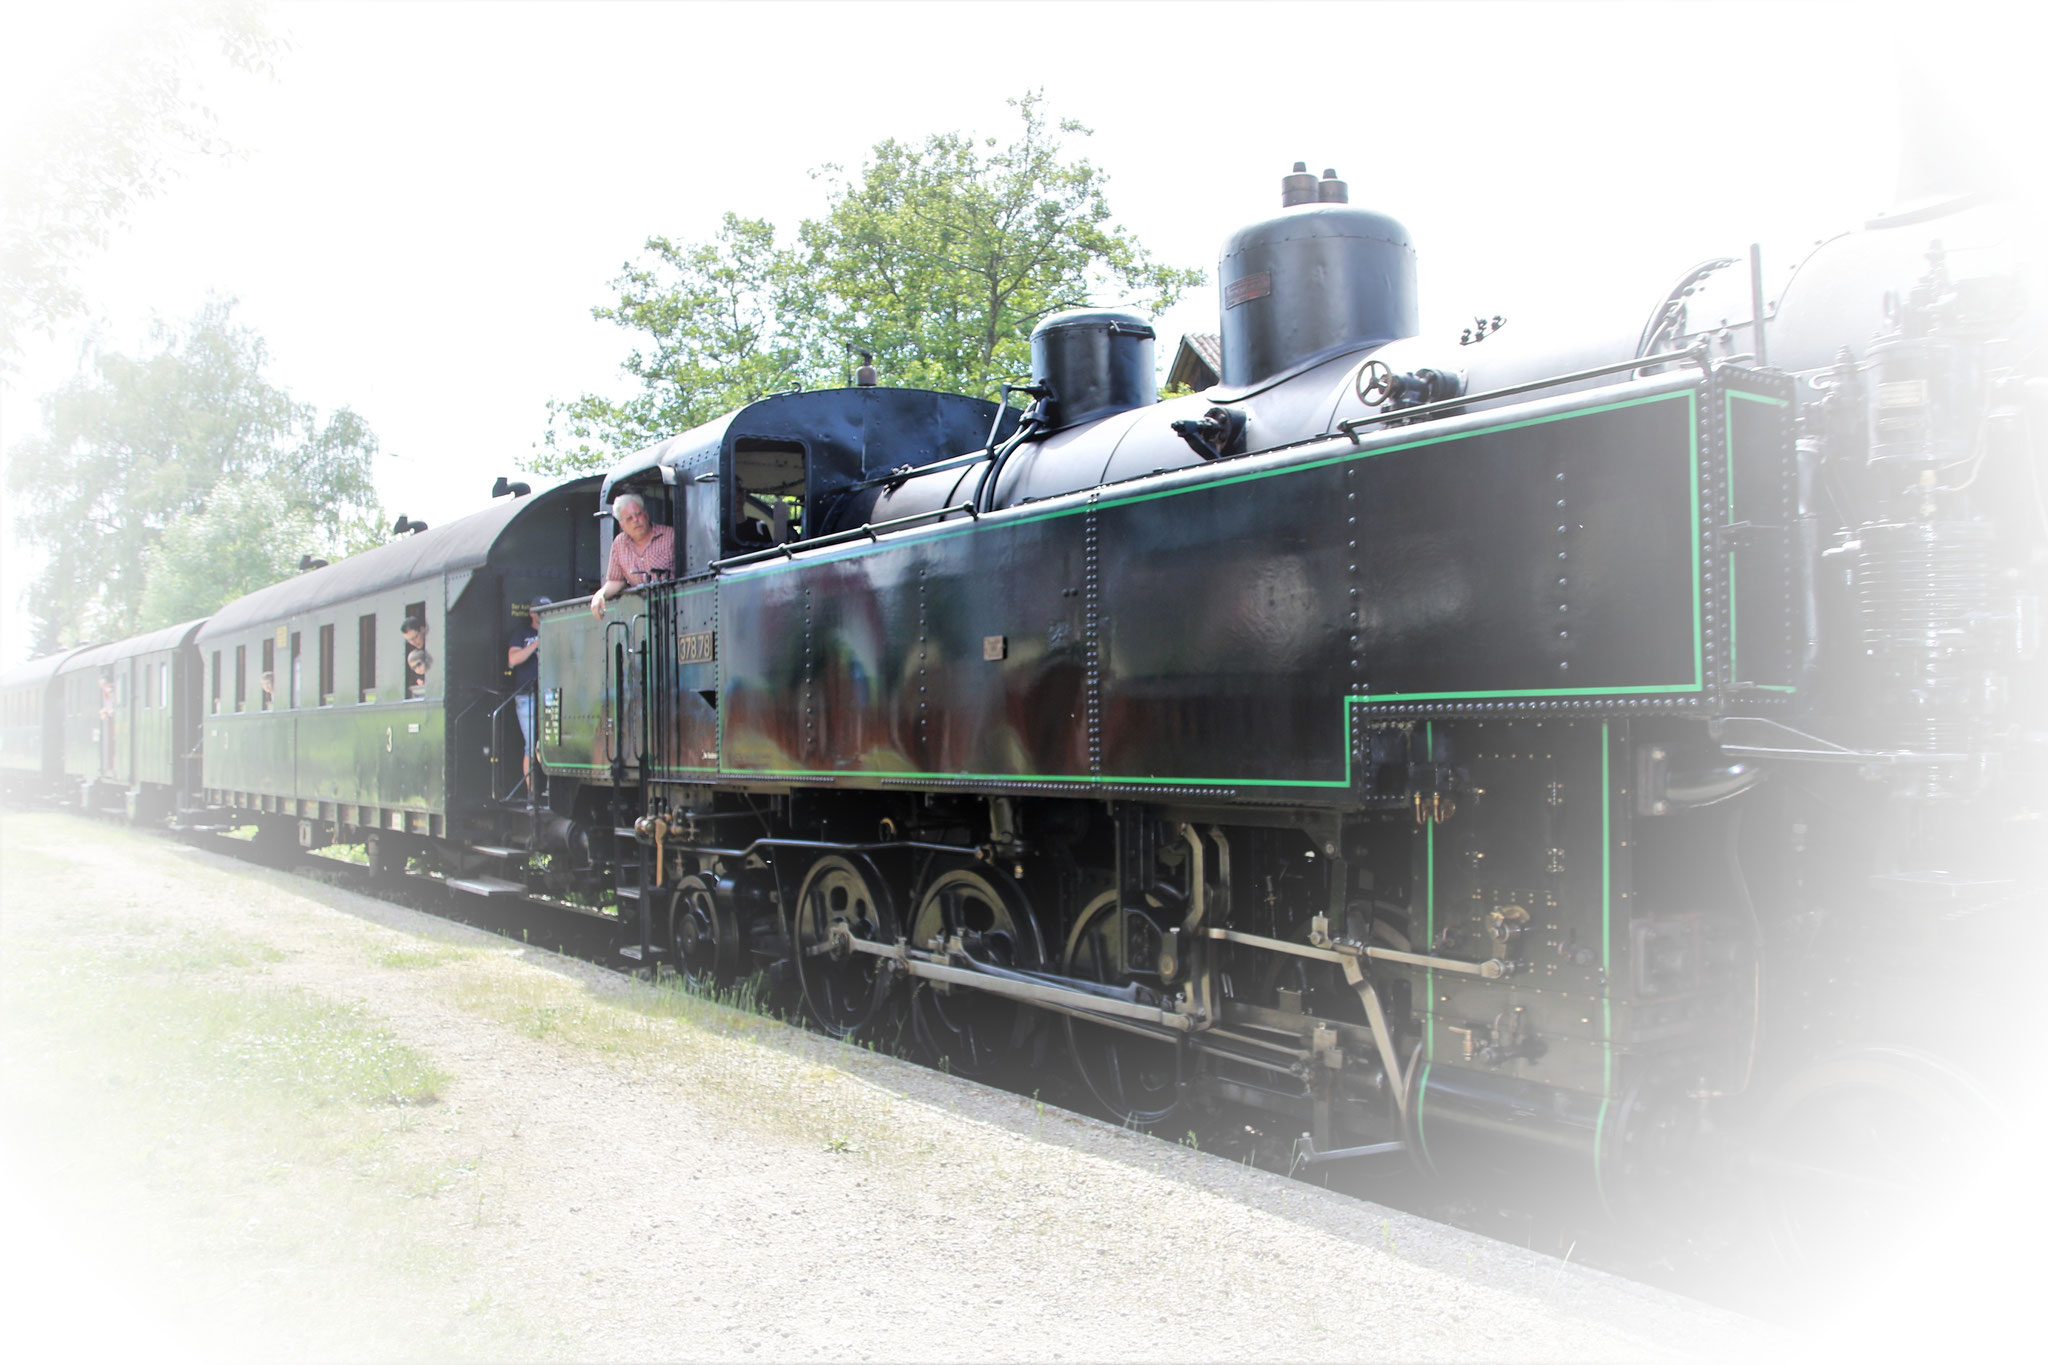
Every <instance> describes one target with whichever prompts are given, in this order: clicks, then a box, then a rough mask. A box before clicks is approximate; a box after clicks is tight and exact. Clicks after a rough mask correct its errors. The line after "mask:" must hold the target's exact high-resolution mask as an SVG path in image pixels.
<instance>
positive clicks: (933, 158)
mask: <svg viewBox="0 0 2048 1365" xmlns="http://www.w3.org/2000/svg"><path fill="white" fill-rule="evenodd" d="M1042 102H1043V101H1042V96H1041V95H1039V94H1036V93H1033V94H1027V95H1025V96H1023V97H1021V98H1019V99H1014V100H1011V101H1010V105H1011V107H1012V108H1013V109H1015V110H1016V111H1017V114H1018V118H1019V121H1020V123H1021V125H1022V126H1021V128H1020V129H1019V130H1018V131H1017V133H1016V135H1015V137H1014V138H1013V139H1012V140H1011V141H1010V142H1009V143H1008V144H1007V145H999V144H998V140H997V139H995V138H992V137H985V138H974V137H970V136H967V135H965V134H961V133H937V134H933V135H932V136H930V137H927V138H926V139H925V140H924V141H923V142H922V143H921V144H918V145H911V144H908V143H904V142H899V141H897V140H895V139H889V140H887V141H884V142H881V143H878V144H876V146H875V147H874V150H873V153H872V155H871V156H870V158H869V159H868V161H867V162H866V163H865V164H864V165H863V166H862V167H861V169H860V172H859V174H858V175H856V176H849V175H847V174H846V173H845V172H844V171H843V170H842V169H841V168H839V167H836V166H826V167H822V168H820V169H819V170H818V171H817V172H815V173H814V174H815V175H817V176H818V177H819V178H820V179H822V180H824V181H825V182H826V183H827V185H828V186H829V189H828V200H827V208H826V212H825V214H824V216H823V217H822V218H818V219H814V220H807V221H805V222H804V223H803V224H802V226H801V227H800V228H799V229H798V232H797V239H796V242H795V243H794V244H792V245H790V246H778V245H777V244H776V241H775V231H774V229H773V228H772V227H771V226H770V225H769V224H767V223H765V222H762V221H760V220H758V219H747V218H741V217H739V216H737V215H734V214H727V215H726V218H725V222H724V225H723V226H722V227H721V229H720V230H719V232H718V234H717V236H716V238H715V239H714V240H713V241H711V242H707V243H702V244H698V245H693V246H677V245H675V244H674V243H673V242H671V241H670V240H669V239H667V238H662V237H655V238H650V239H649V240H648V243H647V250H648V252H649V253H650V254H651V259H650V260H648V261H646V262H644V263H642V264H638V265H635V264H631V263H629V264H628V265H626V266H625V267H624V272H623V273H622V274H621V275H620V276H619V278H618V279H616V280H614V281H613V282H612V287H613V288H615V289H617V290H618V291H619V299H618V302H617V303H616V304H612V305H603V306H600V307H597V308H595V309H593V310H592V312H593V313H594V314H595V315H596V316H597V317H600V318H604V319H608V320H610V321H613V322H616V323H618V324H619V325H620V326H622V327H625V328H627V329H628V330H629V331H631V332H633V333H635V334H636V344H635V346H634V348H633V350H632V351H631V352H630V353H629V355H628V357H627V361H626V364H625V367H624V368H625V371H626V373H627V374H628V375H630V376H631V377H632V378H633V379H634V380H636V381H637V382H638V385H639V387H638V389H637V390H636V391H635V392H634V393H633V394H632V396H631V397H629V398H627V399H626V400H624V401H623V402H613V401H612V400H609V399H606V398H603V397H601V396H598V395H585V396H584V397H582V398H578V399H575V400H573V401H570V402H556V403H550V404H549V416H550V424H549V429H548V431H547V433H546V435H545V436H544V437H543V438H542V441H541V452H540V457H539V459H538V460H537V461H536V464H537V466H538V467H539V468H540V469H542V470H543V471H545V472H550V473H568V472H571V471H574V470H578V469H589V468H592V467H597V466H602V465H604V464H606V463H608V462H609V461H611V460H613V459H615V458H617V457H618V456H619V455H622V454H624V453H626V452H628V451H630V450H633V449H634V448H636V447H638V446H641V445H645V444H647V443H649V442H651V441H655V440H659V439H660V438H661V437H663V436H667V435H671V434H673V433H675V432H678V431H683V430H687V429H688V428H690V427H692V426H695V425H698V424H699V423H702V422H704V421H707V420H709V419H710V418H712V417H715V416H717V415H718V414H719V413H721V412H724V411H727V410H728V409H730V408H733V407H736V406H738V405H740V404H742V403H745V402H748V401H750V400H752V399H754V398H758V397H760V396H762V395H764V394H767V393H772V392H775V391H777V390H781V389H788V388H792V387H797V386H799V385H800V386H803V387H810V388H817V387H829V386H832V385H838V384H845V383H849V382H851V379H852V371H853V366H854V365H855V364H856V363H857V361H856V359H855V357H856V355H857V353H859V352H867V353H870V354H872V355H873V356H874V359H875V363H876V365H877V366H878V367H879V368H880V369H881V371H882V373H883V375H884V376H886V378H887V380H888V382H890V383H892V384H902V385H908V386H916V387H922V388H932V389H942V390H947V391H950V392H956V393H971V394H978V395H983V396H987V397H993V396H995V394H996V392H997V391H998V386H999V385H1000V384H1001V383H1002V382H1003V381H1004V380H1006V379H1013V378H1022V377H1024V376H1025V371H1026V370H1027V369H1028V368H1029V365H1030V335H1031V329H1032V328H1033V327H1034V326H1035V325H1036V324H1037V323H1038V321H1039V320H1040V319H1041V318H1043V317H1045V316H1046V315H1047V314H1049V313H1053V312H1057V311H1058V310H1060V309H1062V308H1071V307H1077V306H1080V305H1083V304H1085V303H1088V302H1090V301H1091V300H1093V301H1099V302H1107V303H1114V304H1117V305H1119V306H1124V307H1130V308H1135V309H1138V310H1140V311H1144V312H1157V311H1159V310H1161V309H1164V308H1168V307H1171V306H1172V304H1173V303H1174V301H1175V300H1176V299H1177V298H1178V297H1179V296H1180V293H1181V291H1182V290H1184V289H1186V288H1188V287H1190V286H1192V285H1196V284H1199V283H1201V281H1202V273H1201V272H1200V271H1198V270H1186V269H1180V268H1177V267H1173V266H1166V265H1160V264H1158V263H1156V262H1154V261H1153V260H1152V258H1151V256H1150V255H1149V254H1148V253H1147V252H1146V251H1145V249H1144V248H1143V247H1142V246H1140V245H1139V244H1138V242H1137V241H1136V240H1135V239H1134V238H1133V237H1132V236H1131V235H1130V233H1129V232H1128V231H1126V230H1125V229H1123V228H1121V227H1119V226H1118V225H1117V224H1116V222H1115V221H1114V218H1113V215H1112V214H1111V211H1110V207H1109V202H1108V198H1107V193H1106V188H1107V177H1106V176H1105V175H1104V174H1103V172H1101V171H1100V170H1098V169H1097V168H1096V167H1094V166H1093V165H1091V164H1090V163H1089V162H1088V161H1086V160H1085V159H1082V158H1078V157H1075V156H1073V155H1072V154H1071V152H1070V150H1069V148H1068V145H1067V140H1068V139H1069V138H1074V137H1087V136H1090V132H1089V130H1088V129H1087V128H1084V127H1082V126H1081V125H1080V124H1078V123H1075V122H1073V121H1072V120H1061V121H1060V122H1059V123H1057V124H1056V125H1055V124H1052V123H1050V122H1049V121H1048V120H1047V118H1046V115H1045V113H1044V110H1043V108H1042Z"/></svg>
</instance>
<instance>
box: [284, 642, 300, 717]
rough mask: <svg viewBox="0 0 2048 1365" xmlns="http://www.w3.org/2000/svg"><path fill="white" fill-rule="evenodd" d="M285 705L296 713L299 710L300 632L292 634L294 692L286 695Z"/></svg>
mask: <svg viewBox="0 0 2048 1365" xmlns="http://www.w3.org/2000/svg"><path fill="white" fill-rule="evenodd" d="M285 705H286V706H289V707H291V708H292V709H293V710H294V711H296V710H298V708H299V632H298V631H296V630H295V631H293V632H292V690H291V691H290V692H288V693H286V694H285Z"/></svg>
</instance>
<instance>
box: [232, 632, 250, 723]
mask: <svg viewBox="0 0 2048 1365" xmlns="http://www.w3.org/2000/svg"><path fill="white" fill-rule="evenodd" d="M248 706H249V646H247V645H236V646H235V710H237V711H243V710H246V709H248Z"/></svg>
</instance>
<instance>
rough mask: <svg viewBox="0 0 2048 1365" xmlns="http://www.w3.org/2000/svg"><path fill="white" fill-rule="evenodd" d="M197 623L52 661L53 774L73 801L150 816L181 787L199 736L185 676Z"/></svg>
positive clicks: (171, 800) (166, 807)
mask: <svg viewBox="0 0 2048 1365" xmlns="http://www.w3.org/2000/svg"><path fill="white" fill-rule="evenodd" d="M203 624H204V622H202V621H186V622H183V623H181V624H179V625H175V626H166V627H165V628H163V629H162V630H157V631H152V632H150V633H149V634H147V635H138V636H136V637H135V638H133V639H129V640H120V641H117V642H115V643H113V644H108V645H97V646H95V647H93V648H91V649H81V650H78V651H77V652H75V653H73V654H70V655H68V656H66V658H65V659H64V661H63V662H62V663H61V664H59V665H58V667H57V670H56V675H55V691H56V693H57V698H58V706H59V708H60V715H61V724H60V727H59V728H60V733H61V740H60V746H61V753H60V759H59V771H60V772H61V775H62V777H63V779H64V781H65V783H66V785H67V786H68V788H69V790H70V791H72V792H74V793H75V794H76V795H77V796H78V799H79V801H80V802H81V804H83V805H85V806H86V807H88V808H89V809H105V810H120V811H122V812H124V813H125V814H127V815H128V817H129V818H131V819H154V818H156V817H157V816H159V815H161V814H163V813H165V812H168V811H169V810H170V809H171V808H172V805H173V804H174V801H175V798H176V796H177V794H178V793H179V792H181V791H185V790H189V784H190V780H191V777H192V774H191V772H190V771H189V766H188V764H187V761H186V760H187V756H188V755H190V754H192V753H193V751H194V749H195V748H196V747H197V745H198V740H199V736H198V730H197V721H198V712H197V707H196V704H195V702H194V701H193V699H192V695H191V693H192V687H191V679H190V678H189V677H188V676H186V674H187V673H188V672H189V670H190V668H191V663H190V648H189V647H190V645H191V642H192V637H193V635H194V634H195V633H197V631H198V630H199V628H200V626H201V625H203Z"/></svg>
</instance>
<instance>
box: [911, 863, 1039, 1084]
mask: <svg viewBox="0 0 2048 1365" xmlns="http://www.w3.org/2000/svg"><path fill="white" fill-rule="evenodd" d="M955 940H957V941H958V943H959V950H960V952H961V953H964V954H965V955H966V956H967V957H968V958H970V959H971V960H973V961H974V962H977V963H983V964H986V965H988V966H991V967H1004V968H1011V969H1022V970H1027V971H1028V970H1032V969H1035V968H1037V967H1039V966H1041V965H1043V963H1044V961H1045V945H1044V942H1043V940H1042V939H1041V938H1040V936H1039V932H1038V924H1037V921H1036V920H1035V919H1034V918H1033V916H1032V914H1031V907H1030V905H1029V903H1027V902H1026V901H1025V899H1024V893H1023V891H1022V889H1021V888H1019V887H1018V885H1017V883H1016V881H1015V880H1014V879H1013V878H1011V877H1009V876H1007V875H1006V874H1004V873H1002V872H999V871H996V870H994V869H992V868H983V867H962V868H956V869H954V870H953V871H951V872H946V873H942V874H941V875H940V876H939V877H938V878H937V879H935V880H934V881H933V882H932V883H931V884H930V885H929V886H928V887H926V888H925V893H924V895H923V896H921V897H919V898H918V902H917V912H916V913H915V914H914V915H913V916H912V917H911V922H910V943H911V946H912V947H914V948H922V949H925V950H928V951H936V952H945V951H946V950H947V948H948V947H949V945H951V944H952V943H953V942H954V941H955ZM1040 1017H1041V1016H1040V1014H1039V1012H1038V1011H1037V1010H1035V1009H1032V1008H1031V1007H1030V1006H1029V1005H1026V1004H1023V1003H1022V1002H1021V1001H1016V1000H1009V999H1005V998H1003V997H1002V996H997V995H990V994H988V993H987V992H985V991H977V990H975V989H974V988H973V987H971V986H955V985H948V984H946V983H944V982H936V981H919V982H918V983H917V987H916V990H915V991H914V992H913V993H912V995H911V997H910V1028H911V1034H912V1036H913V1037H915V1038H916V1039H917V1044H918V1046H919V1047H920V1048H922V1049H923V1050H924V1051H925V1053H926V1054H927V1055H928V1056H929V1057H930V1058H931V1059H932V1061H933V1062H934V1063H935V1064H938V1065H943V1066H944V1067H945V1068H946V1069H947V1070H949V1071H951V1072H952V1073H953V1074H954V1075H956V1076H985V1075H987V1074H988V1073H989V1072H990V1071H991V1070H992V1069H993V1068H994V1067H995V1066H996V1065H997V1064H998V1062H999V1061H1000V1060H1001V1058H1002V1057H1003V1056H1004V1055H1005V1054H1007V1053H1014V1052H1016V1051H1017V1049H1019V1048H1020V1047H1022V1046H1023V1045H1024V1043H1025V1042H1026V1041H1028V1040H1029V1038H1030V1037H1031V1034H1032V1031H1033V1030H1034V1029H1035V1028H1036V1027H1037V1025H1038V1021H1039V1018H1040Z"/></svg>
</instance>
